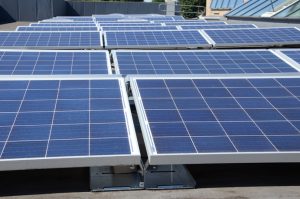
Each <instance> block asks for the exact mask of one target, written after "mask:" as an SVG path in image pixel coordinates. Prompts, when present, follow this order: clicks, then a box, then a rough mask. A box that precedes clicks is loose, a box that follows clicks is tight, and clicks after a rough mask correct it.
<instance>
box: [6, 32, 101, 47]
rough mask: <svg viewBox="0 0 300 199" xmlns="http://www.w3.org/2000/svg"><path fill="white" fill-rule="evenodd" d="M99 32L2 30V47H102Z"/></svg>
mask: <svg viewBox="0 0 300 199" xmlns="http://www.w3.org/2000/svg"><path fill="white" fill-rule="evenodd" d="M100 34H101V33H99V32H96V31H94V32H92V31H91V32H83V31H82V32H22V31H18V32H9V31H2V32H0V46H1V48H38V49H86V48H98V49H99V48H102V46H103V45H102V37H101V36H100Z"/></svg>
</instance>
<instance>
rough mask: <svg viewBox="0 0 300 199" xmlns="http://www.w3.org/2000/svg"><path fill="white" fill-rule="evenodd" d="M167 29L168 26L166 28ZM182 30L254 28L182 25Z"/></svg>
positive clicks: (250, 26)
mask: <svg viewBox="0 0 300 199" xmlns="http://www.w3.org/2000/svg"><path fill="white" fill-rule="evenodd" d="M166 27H168V26H166ZM180 27H181V28H182V29H183V30H199V29H232V28H256V26H254V25H253V24H231V25H227V24H224V25H184V26H183V25H182V26H180Z"/></svg>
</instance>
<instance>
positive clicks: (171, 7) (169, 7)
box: [166, 0, 175, 16]
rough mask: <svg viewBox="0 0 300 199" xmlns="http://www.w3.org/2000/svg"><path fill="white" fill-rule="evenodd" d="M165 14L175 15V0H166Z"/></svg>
mask: <svg viewBox="0 0 300 199" xmlns="http://www.w3.org/2000/svg"><path fill="white" fill-rule="evenodd" d="M166 15H169V16H170V15H171V16H173V15H175V1H174V0H166Z"/></svg>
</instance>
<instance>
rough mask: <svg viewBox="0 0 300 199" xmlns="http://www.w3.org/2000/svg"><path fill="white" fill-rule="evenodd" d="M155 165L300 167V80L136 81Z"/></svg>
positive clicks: (138, 103)
mask: <svg viewBox="0 0 300 199" xmlns="http://www.w3.org/2000/svg"><path fill="white" fill-rule="evenodd" d="M130 85H131V88H132V92H133V97H134V101H135V104H136V107H137V112H138V116H139V119H140V124H141V128H142V132H143V137H144V140H145V145H146V149H147V153H148V157H149V163H150V164H154V165H156V164H201V163H246V162H247V163H253V162H299V161H300V125H299V121H300V98H299V97H300V92H298V91H299V89H300V77H299V75H295V76H290V77H287V76H261V77H257V76H256V77H255V76H247V77H245V76H244V77H241V76H240V77H238V76H226V77H221V76H219V77H211V76H210V77H205V76H202V77H196V76H194V77H192V78H187V77H182V76H181V77H179V76H177V77H176V76H172V77H171V76H169V77H168V76H165V77H159V78H158V77H151V76H148V77H144V78H143V77H132V78H131V83H130Z"/></svg>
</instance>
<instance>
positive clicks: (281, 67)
mask: <svg viewBox="0 0 300 199" xmlns="http://www.w3.org/2000/svg"><path fill="white" fill-rule="evenodd" d="M112 57H113V60H114V65H115V71H116V74H122V75H132V74H234V73H295V72H298V71H299V68H297V67H296V66H295V65H290V64H288V63H287V61H286V60H285V59H280V58H279V57H278V56H276V55H275V54H274V53H273V52H272V51H269V50H262V49H260V50H258V49H255V50H189V51H187V50H185V51H183V50H181V51H180V50H164V51H160V50H114V51H112Z"/></svg>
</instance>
